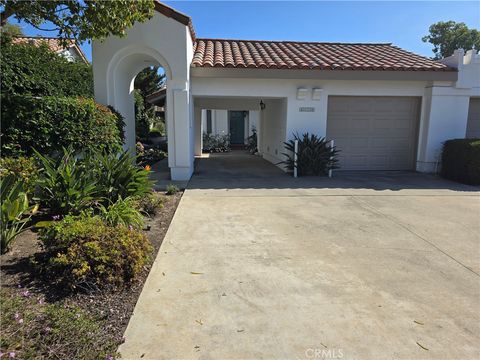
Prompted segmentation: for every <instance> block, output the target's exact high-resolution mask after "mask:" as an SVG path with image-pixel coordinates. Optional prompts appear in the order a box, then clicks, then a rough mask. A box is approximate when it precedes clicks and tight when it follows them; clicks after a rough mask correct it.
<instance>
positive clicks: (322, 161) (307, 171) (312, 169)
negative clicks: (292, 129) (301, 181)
mask: <svg viewBox="0 0 480 360" xmlns="http://www.w3.org/2000/svg"><path fill="white" fill-rule="evenodd" d="M295 140H298V153H297V163H296V165H297V173H298V175H299V176H301V175H327V174H328V171H329V170H330V169H336V168H337V162H338V159H337V153H338V150H336V149H335V148H331V147H329V146H328V145H327V141H325V138H320V137H318V136H317V135H315V134H308V133H305V134H303V136H302V137H300V136H299V135H298V134H293V139H292V140H289V141H288V142H286V143H285V149H286V150H287V151H288V153H284V154H283V155H285V157H286V160H285V161H282V162H281V163H280V164H285V165H286V168H287V170H289V171H293V170H294V167H295V159H294V155H295V154H294V153H295Z"/></svg>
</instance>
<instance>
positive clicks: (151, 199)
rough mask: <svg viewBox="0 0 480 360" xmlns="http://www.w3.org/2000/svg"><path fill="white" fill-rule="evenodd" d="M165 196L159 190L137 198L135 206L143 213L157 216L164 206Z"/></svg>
mask: <svg viewBox="0 0 480 360" xmlns="http://www.w3.org/2000/svg"><path fill="white" fill-rule="evenodd" d="M164 202H165V197H164V196H163V195H161V194H160V193H157V192H152V193H151V194H148V195H146V196H141V197H138V198H136V203H135V206H136V208H137V209H138V210H139V211H141V212H142V213H143V214H145V215H148V216H155V215H157V213H158V212H159V211H160V209H162V208H163V204H164Z"/></svg>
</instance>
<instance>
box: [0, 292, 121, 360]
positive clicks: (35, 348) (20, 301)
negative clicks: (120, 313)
mask: <svg viewBox="0 0 480 360" xmlns="http://www.w3.org/2000/svg"><path fill="white" fill-rule="evenodd" d="M0 311H1V314H2V331H1V332H0V349H1V351H2V353H3V354H4V355H3V357H2V358H10V359H12V358H15V359H44V358H48V359H91V360H93V359H108V358H110V357H111V358H113V357H115V354H116V349H117V347H118V345H119V344H120V343H121V339H113V338H108V337H105V336H104V331H105V330H104V322H103V320H102V319H100V318H97V317H94V316H92V315H90V314H87V313H86V312H84V311H82V310H81V309H79V308H77V307H75V306H66V305H64V304H61V303H59V304H48V303H45V302H44V301H43V299H42V298H38V297H36V296H33V295H32V294H30V292H29V291H27V290H24V291H22V292H21V295H19V294H16V293H15V292H13V291H11V290H7V289H5V288H2V289H0Z"/></svg>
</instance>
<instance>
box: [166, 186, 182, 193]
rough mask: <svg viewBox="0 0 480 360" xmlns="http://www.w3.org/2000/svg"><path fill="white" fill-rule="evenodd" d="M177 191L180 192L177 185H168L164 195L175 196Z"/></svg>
mask: <svg viewBox="0 0 480 360" xmlns="http://www.w3.org/2000/svg"><path fill="white" fill-rule="evenodd" d="M179 191H180V189H179V188H178V186H177V185H175V184H168V185H167V188H166V194H167V195H175V194H176V193H178V192H179Z"/></svg>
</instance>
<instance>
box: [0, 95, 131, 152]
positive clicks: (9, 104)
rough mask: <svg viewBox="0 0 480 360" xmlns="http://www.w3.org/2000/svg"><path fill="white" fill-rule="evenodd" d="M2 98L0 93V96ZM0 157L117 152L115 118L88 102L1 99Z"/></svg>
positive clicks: (18, 97)
mask: <svg viewBox="0 0 480 360" xmlns="http://www.w3.org/2000/svg"><path fill="white" fill-rule="evenodd" d="M2 94H3V93H2ZM1 115H2V153H3V154H4V155H8V156H20V155H27V156H29V155H32V154H33V148H35V149H36V150H38V151H39V152H40V153H42V154H48V155H51V154H54V153H59V152H61V151H62V147H68V146H73V147H74V148H75V150H76V151H79V152H80V151H86V150H102V149H105V150H120V149H121V146H122V139H121V132H120V131H119V122H120V121H123V119H119V117H118V114H116V113H113V112H112V111H111V110H109V109H108V108H107V107H105V106H103V105H99V104H96V103H95V102H94V101H93V100H91V99H82V98H64V97H63V98H62V97H31V96H24V95H9V94H5V95H2V114H1Z"/></svg>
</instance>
